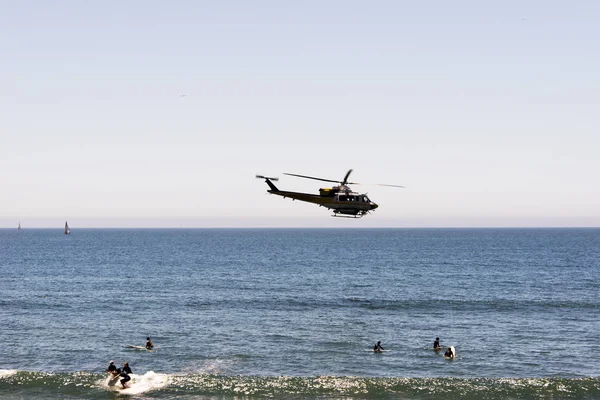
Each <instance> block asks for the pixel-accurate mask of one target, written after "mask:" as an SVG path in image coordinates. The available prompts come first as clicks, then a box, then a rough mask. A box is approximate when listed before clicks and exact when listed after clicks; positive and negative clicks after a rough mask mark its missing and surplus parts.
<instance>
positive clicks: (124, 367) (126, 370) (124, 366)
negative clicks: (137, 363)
mask: <svg viewBox="0 0 600 400" xmlns="http://www.w3.org/2000/svg"><path fill="white" fill-rule="evenodd" d="M123 372H127V373H128V374H133V371H131V368H130V367H129V363H128V362H126V363H125V364H123Z"/></svg>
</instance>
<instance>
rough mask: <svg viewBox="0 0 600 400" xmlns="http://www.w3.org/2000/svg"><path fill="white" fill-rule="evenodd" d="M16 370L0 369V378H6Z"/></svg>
mask: <svg viewBox="0 0 600 400" xmlns="http://www.w3.org/2000/svg"><path fill="white" fill-rule="evenodd" d="M17 372H18V371H17V370H16V369H0V378H6V377H8V376H11V375H14V374H16V373H17Z"/></svg>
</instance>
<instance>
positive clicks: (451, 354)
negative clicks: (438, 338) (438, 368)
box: [444, 347, 454, 358]
mask: <svg viewBox="0 0 600 400" xmlns="http://www.w3.org/2000/svg"><path fill="white" fill-rule="evenodd" d="M444 357H448V358H454V353H453V352H452V349H451V348H450V347H448V350H446V352H445V353H444Z"/></svg>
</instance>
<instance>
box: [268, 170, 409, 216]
mask: <svg viewBox="0 0 600 400" xmlns="http://www.w3.org/2000/svg"><path fill="white" fill-rule="evenodd" d="M351 173H352V170H349V171H348V172H347V173H346V175H345V176H344V179H342V180H341V181H336V180H331V179H323V178H317V177H314V176H307V175H298V174H290V173H287V172H285V173H284V175H289V176H295V177H298V178H305V179H313V180H316V181H323V182H332V183H337V184H338V185H336V186H333V187H330V188H321V189H319V194H310V193H301V192H290V191H286V190H279V189H278V188H277V186H275V184H274V183H273V182H277V181H278V180H279V178H271V177H267V176H263V175H256V177H257V178H259V179H264V180H265V182H266V184H267V185H268V186H269V189H268V190H267V192H268V193H270V194H275V195H277V196H281V197H283V198H284V199H285V198H286V197H289V198H290V199H292V200H300V201H305V202H308V203H313V204H317V205H318V206H319V207H325V208H327V209H330V210H333V215H332V217H345V218H361V217H363V216H365V215H366V214H368V213H369V212H370V211H372V210H375V209H376V208H377V207H379V206H378V205H377V204H375V203H374V202H372V201H371V200H370V199H369V197H368V196H367V194H366V193H365V194H360V193H357V192H353V191H352V190H351V189H350V187H349V186H348V185H359V183H358V182H348V178H349V177H350V174H351ZM377 185H379V186H391V187H398V188H403V187H404V186H400V185H387V184H382V183H379V184H377Z"/></svg>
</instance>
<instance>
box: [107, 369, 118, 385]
mask: <svg viewBox="0 0 600 400" xmlns="http://www.w3.org/2000/svg"><path fill="white" fill-rule="evenodd" d="M109 374H110V375H109V376H108V378H106V385H108V386H115V385H116V384H117V383H119V378H120V376H119V375H118V374H117V375H113V374H111V373H110V372H109Z"/></svg>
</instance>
